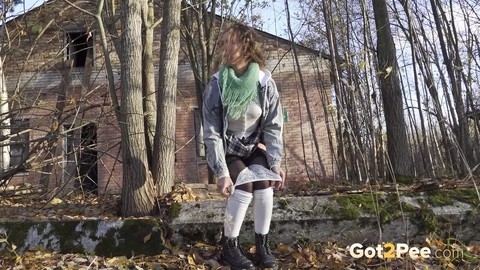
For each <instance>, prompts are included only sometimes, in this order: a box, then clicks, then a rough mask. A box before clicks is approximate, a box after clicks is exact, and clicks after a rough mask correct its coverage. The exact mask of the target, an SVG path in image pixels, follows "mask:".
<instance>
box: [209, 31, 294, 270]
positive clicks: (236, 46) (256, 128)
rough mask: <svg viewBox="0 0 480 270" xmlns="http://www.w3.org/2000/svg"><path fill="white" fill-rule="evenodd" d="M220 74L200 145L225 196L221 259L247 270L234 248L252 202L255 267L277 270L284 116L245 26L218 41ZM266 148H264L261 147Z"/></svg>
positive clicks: (258, 49) (256, 45) (252, 35)
mask: <svg viewBox="0 0 480 270" xmlns="http://www.w3.org/2000/svg"><path fill="white" fill-rule="evenodd" d="M218 63H219V67H220V68H219V71H218V72H217V73H216V74H215V75H214V76H213V78H212V80H211V81H210V83H209V84H208V85H207V87H206V90H205V93H204V97H203V98H204V103H203V119H204V142H205V145H206V147H207V162H208V164H209V166H210V167H211V169H212V171H213V172H214V174H215V175H216V177H217V179H218V181H217V189H218V191H219V192H221V193H223V194H224V195H226V196H229V197H228V199H227V207H226V211H225V223H224V238H223V239H222V240H223V252H222V257H221V260H222V262H223V263H224V264H227V265H230V267H231V268H232V269H250V268H253V267H254V264H253V262H252V261H250V260H249V259H248V258H246V257H245V256H244V255H243V253H242V252H241V250H240V249H239V245H238V236H239V233H240V228H241V226H242V223H243V220H244V218H245V214H246V211H247V209H248V206H249V204H250V202H251V201H252V200H253V216H254V227H255V244H256V256H255V257H256V260H255V261H256V263H257V264H258V265H259V266H260V267H262V268H275V267H276V266H277V262H276V259H275V258H274V257H273V256H272V254H271V251H270V248H269V246H268V245H269V242H268V233H269V229H270V222H271V218H272V210H273V188H272V186H274V187H275V189H277V190H278V189H280V188H282V186H283V182H284V180H285V172H284V171H283V170H282V168H281V167H280V162H281V158H282V155H283V140H282V129H283V115H282V109H281V105H280V100H279V94H278V91H277V88H276V86H275V83H274V81H273V79H272V78H271V74H270V72H269V71H268V70H266V69H264V68H265V58H264V56H263V52H262V50H261V44H260V43H259V41H258V39H257V35H256V34H255V33H254V31H253V30H252V29H250V28H248V27H247V26H244V25H239V24H236V25H233V26H231V27H229V28H228V29H226V31H225V32H224V33H223V35H221V38H220V40H219V55H218ZM260 143H261V144H263V145H264V146H265V150H263V149H262V148H260V147H259V144H260Z"/></svg>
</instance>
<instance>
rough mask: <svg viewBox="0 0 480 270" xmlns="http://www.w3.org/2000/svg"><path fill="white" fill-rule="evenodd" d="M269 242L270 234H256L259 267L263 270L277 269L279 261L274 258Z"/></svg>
mask: <svg viewBox="0 0 480 270" xmlns="http://www.w3.org/2000/svg"><path fill="white" fill-rule="evenodd" d="M269 245H270V243H269V241H268V234H258V233H255V248H256V251H257V252H256V257H257V261H258V266H260V267H261V268H262V269H265V268H272V269H275V268H277V260H276V259H275V257H273V256H272V251H271V250H270V246H269Z"/></svg>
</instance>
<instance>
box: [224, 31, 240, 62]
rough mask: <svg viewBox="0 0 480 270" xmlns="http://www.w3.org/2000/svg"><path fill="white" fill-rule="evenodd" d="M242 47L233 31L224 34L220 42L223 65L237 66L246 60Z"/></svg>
mask: <svg viewBox="0 0 480 270" xmlns="http://www.w3.org/2000/svg"><path fill="white" fill-rule="evenodd" d="M241 51H242V45H241V44H240V42H239V40H238V36H237V35H236V33H234V32H233V31H231V30H230V31H228V32H226V33H225V34H223V36H222V38H221V40H220V53H221V54H222V60H223V64H225V65H227V66H236V65H238V64H241V63H242V62H243V61H244V60H245V56H244V55H242V53H241Z"/></svg>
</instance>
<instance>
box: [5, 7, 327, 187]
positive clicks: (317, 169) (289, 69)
mask: <svg viewBox="0 0 480 270" xmlns="http://www.w3.org/2000/svg"><path fill="white" fill-rule="evenodd" d="M87 7H88V8H89V6H88V5H87V6H85V8H87ZM64 8H65V6H64V4H63V3H61V2H60V1H54V2H53V3H52V4H49V5H47V7H41V8H38V9H35V10H34V11H32V12H30V13H29V14H28V15H27V16H26V17H25V18H23V19H22V20H20V21H19V23H18V24H9V25H8V27H9V29H10V31H11V32H10V33H12V35H13V34H15V33H16V35H14V36H16V37H17V40H16V42H17V44H18V46H15V47H13V48H12V50H11V52H9V53H8V54H7V57H6V62H5V65H4V66H5V71H6V75H7V88H8V90H9V91H10V92H11V93H12V95H13V93H18V96H19V99H20V100H22V102H23V103H22V102H21V104H22V106H24V107H26V106H33V107H32V108H31V109H29V110H27V111H25V112H24V113H23V114H22V115H23V117H26V118H29V119H30V125H31V128H32V132H31V133H30V139H31V140H34V139H36V138H41V137H42V136H44V135H45V134H47V132H48V131H49V130H50V127H51V125H52V118H51V115H52V113H53V112H54V110H55V104H56V99H57V89H58V87H59V84H60V82H61V72H62V70H63V67H62V66H61V64H59V63H62V62H63V60H64V58H65V54H64V52H63V50H64V47H65V32H63V30H62V29H89V30H92V31H93V32H92V33H93V36H92V38H94V45H95V50H94V66H93V72H92V76H91V78H90V86H89V88H88V89H83V88H82V84H81V81H82V78H83V68H74V72H73V74H72V82H71V85H70V88H69V91H67V97H66V100H67V107H66V109H65V110H66V111H69V110H70V111H69V112H72V109H73V108H75V104H78V101H77V100H75V98H74V97H73V96H74V94H73V93H74V92H75V91H77V92H78V91H80V92H81V96H82V100H83V102H84V103H83V104H84V106H89V107H91V109H89V110H87V111H86V112H85V114H84V116H83V120H82V123H94V124H95V125H96V128H97V146H96V150H97V158H98V163H97V167H98V184H99V188H100V190H101V191H102V192H103V191H104V190H110V191H115V190H119V189H120V188H121V185H122V169H121V168H122V165H121V153H120V130H119V127H118V125H117V122H116V119H115V116H114V114H113V112H112V111H111V110H112V109H111V107H110V105H109V104H110V103H111V102H110V99H109V94H108V91H107V89H106V85H107V81H106V73H105V69H104V60H103V57H102V50H101V48H100V40H99V36H98V35H97V34H96V33H95V31H94V30H95V29H94V27H93V25H94V24H93V23H92V21H91V19H90V18H88V17H87V16H82V15H81V14H79V12H78V11H77V10H75V9H71V8H67V9H66V10H64ZM51 18H53V19H55V23H53V24H51V25H50V28H48V29H47V30H46V31H45V35H44V37H43V38H40V39H38V40H37V39H36V34H35V33H36V32H38V31H39V30H38V27H34V26H35V25H37V26H38V25H40V26H46V25H47V24H48V22H49V21H50V19H51ZM25 22H26V23H25ZM19 25H20V26H21V27H20V28H17V27H18V26H19ZM14 26H15V27H14ZM85 26H86V27H85ZM22 29H23V30H22ZM159 36H160V34H156V35H155V37H156V40H155V46H156V47H155V48H156V53H154V55H156V56H157V55H158V45H159V40H158V37H159ZM264 43H265V51H266V56H267V68H268V69H269V70H271V71H272V75H273V78H274V80H275V81H276V84H277V87H278V89H279V93H280V97H281V101H282V104H283V109H284V113H285V116H286V122H285V129H284V141H285V157H284V160H283V162H284V163H283V164H284V168H285V169H286V171H287V173H288V177H289V178H290V179H305V177H306V176H307V175H310V176H311V177H313V178H315V179H319V178H322V177H325V176H331V175H332V174H333V173H334V171H335V170H334V168H335V166H334V162H333V158H332V153H331V151H330V147H329V141H328V134H327V132H326V131H327V128H326V124H325V123H326V122H325V115H324V109H323V107H324V102H323V101H322V100H326V102H327V103H330V102H331V98H332V97H331V94H330V93H331V89H330V87H331V86H330V81H329V73H328V69H327V66H326V65H327V63H326V61H325V60H324V59H320V58H318V57H315V56H313V55H312V52H311V51H310V50H308V49H305V48H302V47H299V52H300V53H301V55H300V58H299V61H300V68H301V71H302V74H303V80H304V85H305V94H306V96H307V100H308V102H309V105H310V111H311V119H312V121H313V125H314V130H315V131H316V136H317V140H318V143H319V149H320V156H321V162H319V161H318V158H317V154H316V151H315V146H314V144H313V139H312V138H313V137H312V136H313V133H312V130H311V126H310V117H309V115H308V113H307V109H306V100H305V98H304V96H303V92H302V89H301V87H300V77H299V75H298V70H297V67H296V65H295V62H294V58H293V54H292V52H291V51H290V50H289V46H290V45H289V42H288V41H285V40H282V39H279V38H277V37H274V36H272V35H269V34H264ZM33 44H34V45H33ZM32 46H33V49H31V48H32ZM114 55H115V54H111V56H112V60H113V61H114V68H115V70H114V74H115V79H116V81H118V79H119V74H120V71H119V64H118V59H116V58H115V57H114ZM154 63H158V59H156V60H155V61H154ZM156 70H158V68H156ZM117 88H118V86H117ZM177 93H178V95H177V115H176V123H177V126H176V148H177V149H176V151H177V152H176V163H175V165H176V166H175V174H176V175H175V179H176V181H178V182H187V183H199V182H206V181H207V165H206V163H205V162H204V160H203V159H202V158H199V157H198V156H197V145H196V138H195V128H194V125H195V120H194V116H195V111H196V109H197V102H196V96H195V86H194V78H193V74H192V71H191V69H190V67H189V64H188V62H187V61H186V59H185V56H183V55H180V65H179V75H178V92H177ZM75 115H77V116H79V115H78V114H72V117H70V118H68V119H67V120H66V122H65V124H70V123H72V122H73V121H74V120H73V119H74V117H75ZM64 140H65V138H64V137H60V138H59V140H58V145H59V147H58V150H57V160H56V161H55V166H54V171H53V173H54V177H52V179H53V180H54V181H53V183H52V185H53V184H56V183H60V182H61V181H62V179H63V177H64V169H65V155H64V152H63V151H64V149H63V148H64ZM32 144H34V143H32ZM31 148H32V147H31ZM43 157H44V153H43V152H42V151H38V152H37V153H36V154H35V160H36V161H37V163H39V164H40V165H39V166H38V167H35V168H32V170H30V171H29V172H28V173H26V174H22V175H19V176H17V177H15V178H14V181H13V182H12V183H13V184H17V183H21V182H31V183H35V182H38V180H39V178H40V171H41V165H42V164H41V162H42V161H43Z"/></svg>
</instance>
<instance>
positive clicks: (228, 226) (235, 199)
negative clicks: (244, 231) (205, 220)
mask: <svg viewBox="0 0 480 270" xmlns="http://www.w3.org/2000/svg"><path fill="white" fill-rule="evenodd" d="M252 198H253V195H252V193H250V192H246V191H243V190H240V189H236V190H235V191H234V192H233V195H232V196H230V197H229V198H228V201H227V209H226V210H225V223H224V229H225V236H226V237H229V238H235V237H238V235H239V234H240V228H241V227H242V223H243V220H244V219H245V214H246V213H247V209H248V206H249V205H250V202H251V201H252Z"/></svg>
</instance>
